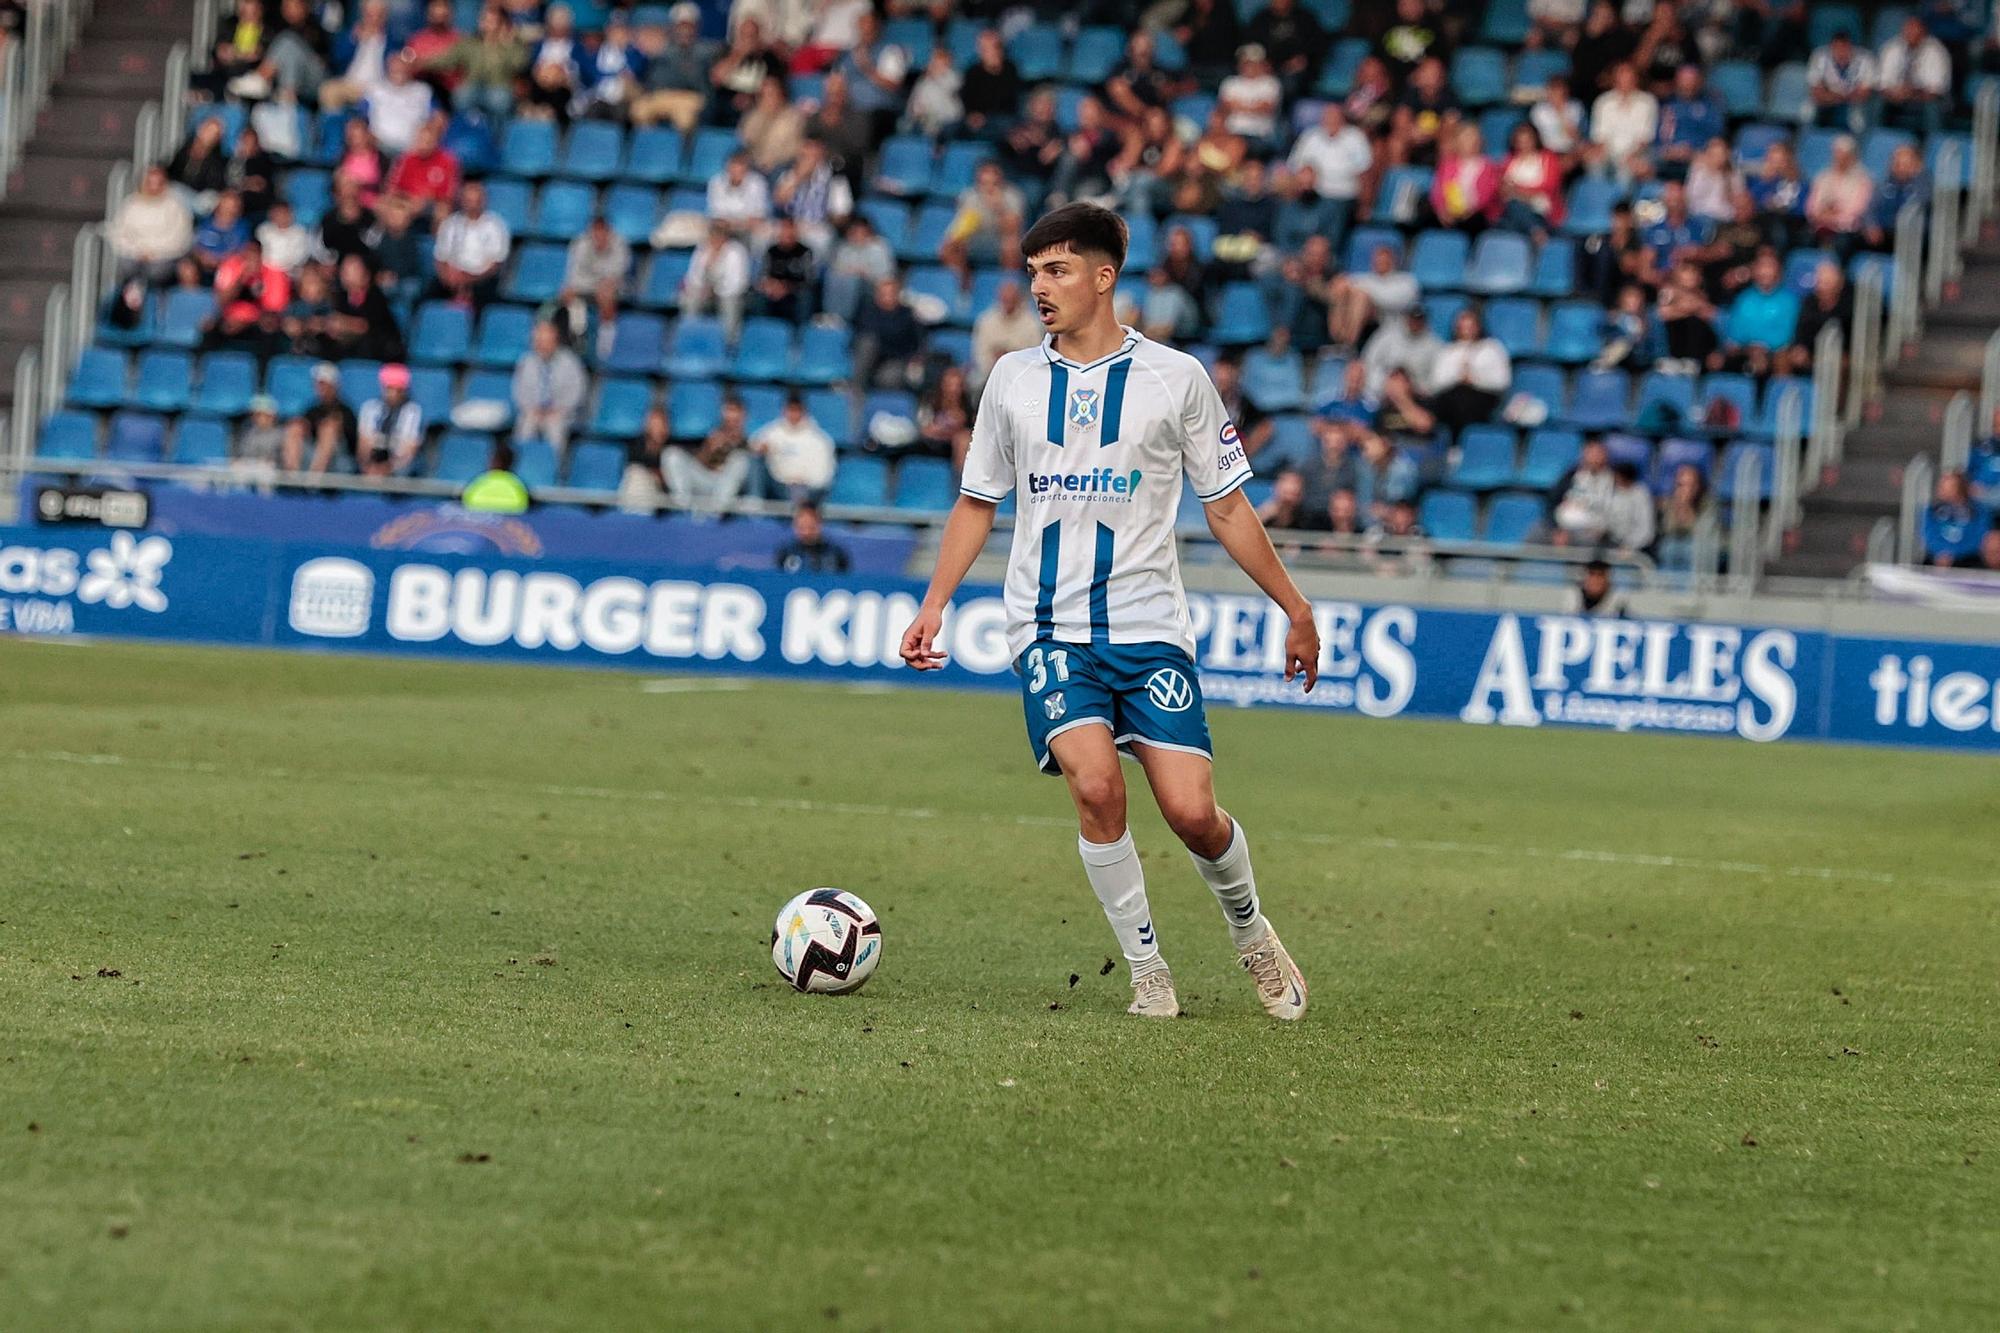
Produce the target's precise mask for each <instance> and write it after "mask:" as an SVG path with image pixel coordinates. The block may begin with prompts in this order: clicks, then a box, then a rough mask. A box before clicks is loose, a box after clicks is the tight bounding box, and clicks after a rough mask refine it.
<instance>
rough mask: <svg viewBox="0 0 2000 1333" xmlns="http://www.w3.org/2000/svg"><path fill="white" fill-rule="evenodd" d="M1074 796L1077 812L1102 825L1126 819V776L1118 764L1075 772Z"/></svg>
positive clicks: (1087, 820) (1071, 778)
mask: <svg viewBox="0 0 2000 1333" xmlns="http://www.w3.org/2000/svg"><path fill="white" fill-rule="evenodd" d="M1069 790H1070V796H1071V797H1072V798H1073V799H1074V800H1075V801H1076V810H1077V814H1079V815H1080V816H1082V817H1083V819H1084V821H1085V822H1086V823H1087V824H1092V825H1096V826H1098V827H1100V828H1102V827H1104V826H1107V825H1112V824H1116V825H1120V826H1122V825H1123V824H1124V822H1125V780H1124V779H1123V778H1122V777H1120V776H1119V773H1118V770H1117V769H1115V768H1111V769H1105V770H1101V771H1095V772H1086V773H1076V774H1073V775H1071V777H1070V783H1069Z"/></svg>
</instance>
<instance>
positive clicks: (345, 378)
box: [339, 360, 382, 412]
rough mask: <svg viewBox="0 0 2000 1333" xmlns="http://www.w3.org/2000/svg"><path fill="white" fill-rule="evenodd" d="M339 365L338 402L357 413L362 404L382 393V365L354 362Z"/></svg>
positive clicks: (377, 362) (378, 363)
mask: <svg viewBox="0 0 2000 1333" xmlns="http://www.w3.org/2000/svg"><path fill="white" fill-rule="evenodd" d="M339 364H340V401H341V402H343V403H346V404H347V405H348V406H349V407H351V408H353V409H354V410H355V411H356V412H359V411H360V410H361V405H362V404H363V403H365V402H367V401H368V400H369V399H371V398H374V397H376V396H377V395H379V394H380V393H381V392H382V363H381V362H380V361H360V360H356V361H342V362H340V363H339Z"/></svg>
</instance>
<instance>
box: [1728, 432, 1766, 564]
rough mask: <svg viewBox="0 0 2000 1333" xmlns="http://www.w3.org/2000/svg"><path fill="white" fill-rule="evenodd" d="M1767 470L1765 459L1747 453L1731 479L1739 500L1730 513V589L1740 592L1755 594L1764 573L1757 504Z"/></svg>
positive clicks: (1739, 462) (1760, 520) (1759, 517)
mask: <svg viewBox="0 0 2000 1333" xmlns="http://www.w3.org/2000/svg"><path fill="white" fill-rule="evenodd" d="M1763 470H1764V465H1763V460H1762V458H1761V457H1760V456H1759V455H1758V454H1756V453H1755V452H1753V451H1751V450H1748V449H1746V450H1744V451H1743V453H1742V454H1741V455H1739V456H1738V458H1737V460H1736V473H1735V475H1734V476H1733V477H1732V478H1731V479H1730V480H1731V484H1732V485H1733V487H1734V494H1735V496H1736V499H1735V500H1734V502H1733V503H1732V507H1731V509H1730V511H1729V586H1730V587H1731V588H1733V589H1735V590H1736V591H1738V592H1745V593H1748V592H1753V591H1755V590H1756V587H1757V580H1758V579H1760V578H1761V577H1763V573H1764V542H1763V531H1762V529H1763V522H1762V514H1761V512H1760V509H1761V507H1760V506H1759V505H1758V503H1757V496H1758V494H1759V493H1760V492H1761V491H1762V490H1763V481H1764V477H1763Z"/></svg>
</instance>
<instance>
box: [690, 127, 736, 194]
mask: <svg viewBox="0 0 2000 1333" xmlns="http://www.w3.org/2000/svg"><path fill="white" fill-rule="evenodd" d="M742 147H743V145H742V143H741V142H740V141H739V140H738V139H737V137H736V131H734V130H720V129H707V130H696V131H695V132H694V138H693V139H691V140H689V141H688V150H687V164H686V165H685V167H683V169H682V170H681V173H680V180H681V182H682V183H683V184H686V185H694V186H700V187H703V188H706V187H707V185H708V183H709V182H710V181H711V180H713V179H715V177H717V176H719V175H721V174H722V169H723V168H724V167H726V166H728V165H729V159H730V157H731V155H733V154H734V153H735V152H736V151H737V150H738V149H740V148H742Z"/></svg>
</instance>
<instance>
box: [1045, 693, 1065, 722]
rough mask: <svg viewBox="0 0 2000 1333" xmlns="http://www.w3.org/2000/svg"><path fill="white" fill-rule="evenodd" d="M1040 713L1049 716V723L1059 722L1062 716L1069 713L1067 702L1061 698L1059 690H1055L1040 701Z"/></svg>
mask: <svg viewBox="0 0 2000 1333" xmlns="http://www.w3.org/2000/svg"><path fill="white" fill-rule="evenodd" d="M1042 711H1043V712H1044V713H1047V714H1048V715H1049V721H1051V722H1060V721H1062V716H1063V714H1064V713H1067V712H1068V711H1069V700H1067V699H1065V698H1063V696H1062V691H1061V690H1057V691H1056V692H1055V693H1054V694H1051V695H1050V696H1049V697H1048V698H1046V699H1044V700H1042Z"/></svg>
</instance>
